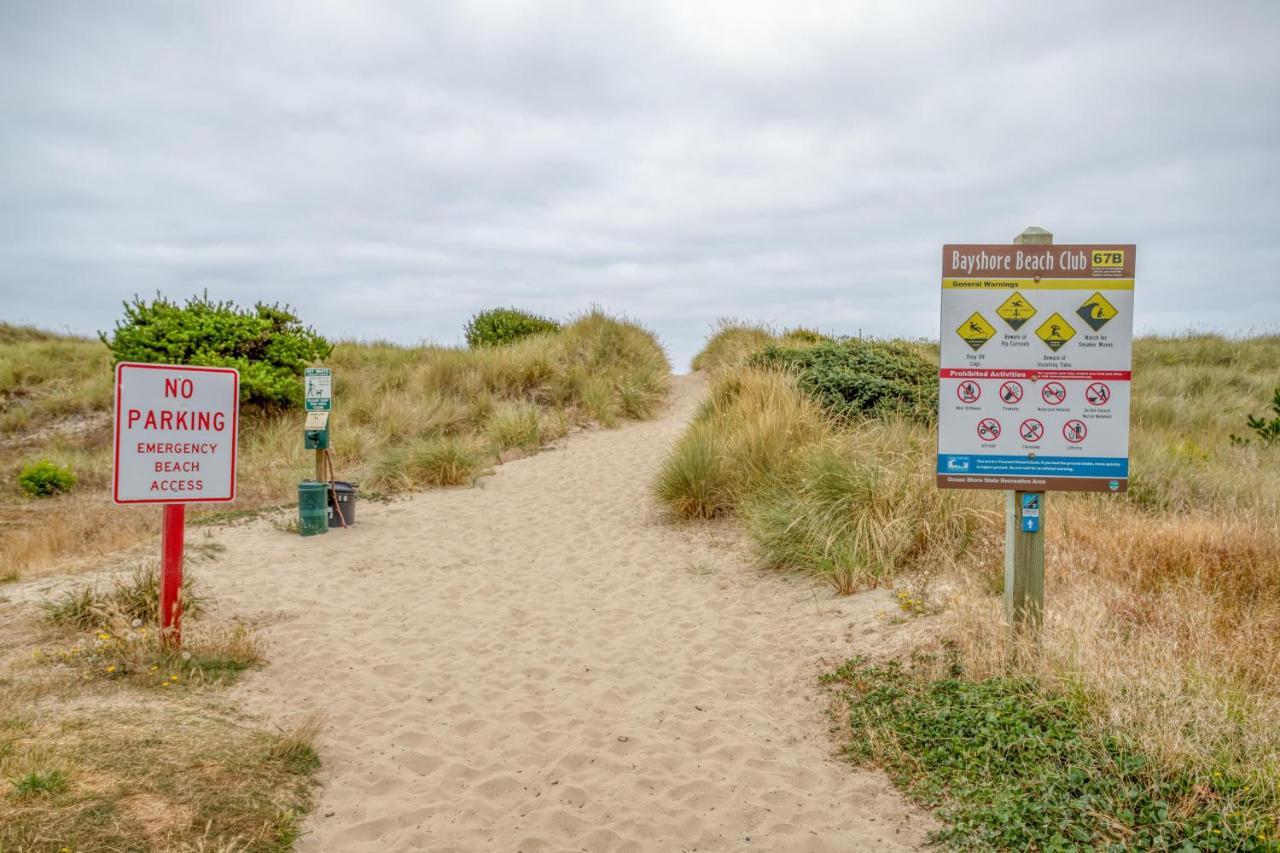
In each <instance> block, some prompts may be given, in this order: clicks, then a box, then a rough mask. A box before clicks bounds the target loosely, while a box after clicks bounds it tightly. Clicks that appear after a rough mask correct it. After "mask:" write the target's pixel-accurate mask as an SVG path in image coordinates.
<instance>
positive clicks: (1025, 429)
mask: <svg viewBox="0 0 1280 853" xmlns="http://www.w3.org/2000/svg"><path fill="white" fill-rule="evenodd" d="M1018 434H1019V435H1021V436H1022V440H1023V441H1025V442H1027V443H1028V444H1030V443H1033V442H1037V441H1039V440H1040V439H1041V438H1043V437H1044V424H1042V423H1040V421H1038V420H1036V419H1035V418H1027V419H1026V420H1025V421H1023V422H1022V425H1021V426H1019V427H1018Z"/></svg>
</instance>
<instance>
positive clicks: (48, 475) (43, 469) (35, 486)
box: [18, 459, 76, 498]
mask: <svg viewBox="0 0 1280 853" xmlns="http://www.w3.org/2000/svg"><path fill="white" fill-rule="evenodd" d="M18 485H19V486H21V487H22V490H23V491H24V492H26V493H27V494H29V495H34V496H35V497H37V498H47V497H49V496H50V495H57V494H63V493H66V492H69V491H71V490H72V489H73V488H75V485H76V475H75V474H74V473H73V472H72V470H71V468H70V467H68V466H64V465H56V464H54V463H53V462H50V461H49V460H48V459H41V460H40V461H38V462H31V463H28V464H27V465H24V466H23V467H22V471H21V473H19V474H18Z"/></svg>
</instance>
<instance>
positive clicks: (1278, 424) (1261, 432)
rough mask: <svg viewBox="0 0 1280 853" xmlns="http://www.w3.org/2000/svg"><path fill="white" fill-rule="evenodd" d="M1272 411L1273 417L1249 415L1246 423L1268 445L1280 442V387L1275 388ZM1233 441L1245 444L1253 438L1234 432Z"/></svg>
mask: <svg viewBox="0 0 1280 853" xmlns="http://www.w3.org/2000/svg"><path fill="white" fill-rule="evenodd" d="M1271 413H1272V417H1265V416H1263V417H1259V416H1258V415H1249V416H1248V417H1246V418H1245V425H1246V426H1248V427H1249V429H1250V430H1251V431H1252V432H1253V438H1256V439H1257V440H1258V441H1260V442H1261V443H1262V444H1264V445H1267V446H1268V447H1270V446H1271V445H1273V444H1276V443H1280V388H1277V389H1276V390H1275V393H1274V394H1273V396H1272V398H1271ZM1231 441H1232V443H1234V444H1241V445H1243V444H1248V443H1249V442H1250V441H1251V439H1250V438H1246V437H1242V436H1238V435H1235V434H1234V433H1233V434H1232V436H1231Z"/></svg>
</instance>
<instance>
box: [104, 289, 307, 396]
mask: <svg viewBox="0 0 1280 853" xmlns="http://www.w3.org/2000/svg"><path fill="white" fill-rule="evenodd" d="M124 314H125V316H124V319H123V320H118V321H116V326H115V329H114V331H113V332H112V333H111V335H110V337H108V336H107V334H106V333H105V332H103V333H101V334H100V337H101V338H102V341H103V342H104V343H105V344H106V345H107V346H109V347H110V348H111V352H112V353H113V354H114V356H115V360H116V361H117V362H121V361H139V362H150V363H160V364H196V365H204V366H209V367H234V368H236V369H237V370H239V371H240V398H241V399H242V400H243V401H244V402H246V403H256V404H259V405H264V406H297V405H301V404H302V381H301V377H302V371H303V369H304V368H305V367H307V366H308V365H309V364H311V363H312V362H314V361H316V360H318V359H322V358H324V357H325V356H327V355H329V352H330V350H331V349H332V347H330V346H329V343H328V341H326V340H325V339H324V338H322V337H320V335H318V334H316V332H315V330H314V329H312V328H310V327H309V326H304V325H302V321H301V320H299V319H298V317H297V316H296V315H294V314H293V313H292V312H291V311H290V310H289V309H288V308H287V307H281V306H279V305H266V304H263V303H261V302H260V303H258V304H257V305H255V306H254V307H253V308H252V309H241V308H238V307H236V306H235V305H234V304H233V303H231V302H214V301H212V300H210V299H209V297H208V296H207V295H206V296H201V297H193V298H191V299H189V300H187V304H186V305H178V304H177V303H175V302H170V301H169V300H167V299H164V298H163V297H160V296H157V297H156V299H155V301H153V302H144V301H143V300H141V299H139V298H137V297H135V298H134V301H133V302H132V303H129V302H126V303H125V305H124Z"/></svg>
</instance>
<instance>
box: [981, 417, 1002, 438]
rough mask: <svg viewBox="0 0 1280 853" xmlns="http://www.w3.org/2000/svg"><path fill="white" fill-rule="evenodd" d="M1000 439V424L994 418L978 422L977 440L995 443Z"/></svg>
mask: <svg viewBox="0 0 1280 853" xmlns="http://www.w3.org/2000/svg"><path fill="white" fill-rule="evenodd" d="M999 437H1000V422H999V421H998V420H996V419H995V418H983V419H982V420H980V421H978V438H980V439H982V440H983V441H995V440H996V439H997V438H999Z"/></svg>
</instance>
